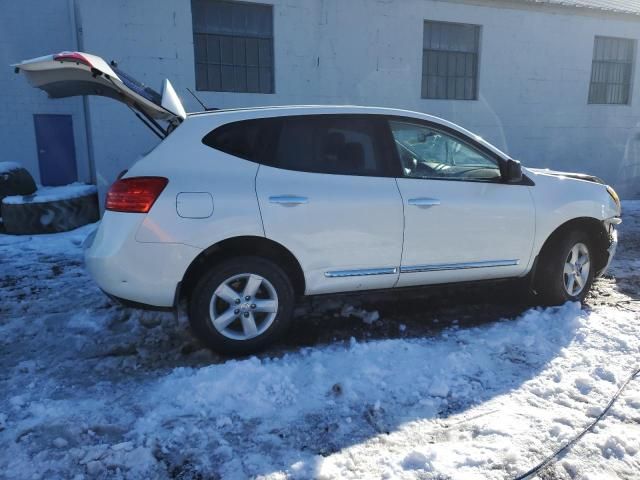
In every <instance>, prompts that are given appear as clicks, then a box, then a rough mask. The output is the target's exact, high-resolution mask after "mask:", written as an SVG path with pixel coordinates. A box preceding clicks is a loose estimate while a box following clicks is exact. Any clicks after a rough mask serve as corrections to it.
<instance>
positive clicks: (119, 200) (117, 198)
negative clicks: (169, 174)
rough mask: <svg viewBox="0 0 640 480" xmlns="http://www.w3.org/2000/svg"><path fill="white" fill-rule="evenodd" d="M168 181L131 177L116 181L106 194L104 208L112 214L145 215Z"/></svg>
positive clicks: (161, 178)
mask: <svg viewBox="0 0 640 480" xmlns="http://www.w3.org/2000/svg"><path fill="white" fill-rule="evenodd" d="M167 183H169V180H167V179H166V178H164V177H131V178H121V179H120V180H118V181H116V182H115V183H114V184H113V185H111V188H110V189H109V191H108V192H107V202H106V205H105V208H106V209H107V210H112V211H114V212H130V213H147V212H148V211H149V210H151V207H152V206H153V204H154V202H155V201H156V199H157V198H158V196H159V195H160V194H161V193H162V190H164V187H166V186H167Z"/></svg>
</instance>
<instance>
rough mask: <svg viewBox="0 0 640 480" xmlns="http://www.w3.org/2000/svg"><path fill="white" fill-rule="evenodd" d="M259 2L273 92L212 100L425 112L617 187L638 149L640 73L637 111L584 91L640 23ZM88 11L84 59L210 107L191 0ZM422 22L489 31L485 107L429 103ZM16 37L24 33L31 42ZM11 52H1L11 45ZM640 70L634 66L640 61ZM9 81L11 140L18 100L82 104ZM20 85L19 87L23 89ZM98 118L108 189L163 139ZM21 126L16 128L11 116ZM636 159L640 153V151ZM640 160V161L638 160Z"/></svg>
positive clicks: (42, 35) (494, 11)
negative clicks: (265, 6)
mask: <svg viewBox="0 0 640 480" xmlns="http://www.w3.org/2000/svg"><path fill="white" fill-rule="evenodd" d="M30 1H31V2H33V0H30ZM27 3H29V2H27ZM33 3H35V2H33ZM262 3H273V4H274V27H275V28H274V31H275V90H276V93H275V94H272V95H263V94H237V93H217V92H199V95H200V96H201V97H202V98H203V99H204V100H205V102H206V103H207V104H209V105H211V106H217V107H237V106H251V105H276V104H295V103H306V104H310V103H320V104H331V103H338V104H345V103H352V104H364V105H381V106H392V107H399V108H407V109H412V110H419V111H424V112H428V113H432V114H435V115H439V116H442V117H444V118H447V119H449V120H452V121H454V122H456V123H459V124H461V125H463V126H465V127H466V128H469V129H470V130H472V131H475V132H477V133H479V134H480V135H482V136H484V137H485V138H487V139H488V140H489V141H491V142H494V143H495V144H496V145H497V146H499V147H501V148H503V149H504V150H506V151H507V152H508V153H510V154H511V155H512V156H514V157H515V158H519V159H521V160H522V161H523V162H524V163H525V164H526V165H530V166H542V167H546V166H548V167H552V168H556V169H567V170H579V171H586V172H590V173H593V174H596V175H600V176H602V177H603V178H605V179H606V180H607V181H609V182H612V183H614V184H615V183H617V182H618V170H619V166H620V164H621V162H622V161H623V157H624V155H625V153H624V152H625V147H626V145H627V144H629V145H631V146H632V147H633V145H635V143H634V142H636V143H637V142H638V141H639V140H635V135H636V131H637V130H638V128H637V127H636V125H639V124H640V103H639V102H640V80H639V79H638V75H637V72H635V75H634V88H633V94H632V102H633V103H632V105H631V106H601V105H588V104H587V96H588V89H589V78H590V72H591V58H592V51H593V40H594V36H595V35H610V36H619V37H627V38H636V39H638V38H639V37H640V21H636V20H634V19H631V18H625V17H612V16H606V15H600V14H589V15H582V14H577V13H576V12H575V11H574V10H570V9H562V8H551V7H549V8H545V7H517V8H513V7H506V6H504V4H500V3H499V2H493V3H491V4H485V5H481V4H479V3H482V2H473V4H472V3H468V4H465V3H463V2H443V1H437V0H348V1H344V0H263V2H262ZM54 4H55V5H54ZM66 4H67V2H66V1H64V0H58V1H56V2H50V3H47V9H51V10H52V11H55V18H57V19H58V20H57V22H58V24H57V25H60V26H62V25H63V24H64V18H62V17H64V15H63V14H61V13H60V12H59V10H64V6H65V5H66ZM18 5H19V4H18V3H15V4H11V5H10V6H9V9H10V10H15V12H12V13H13V14H14V15H19V11H23V9H24V8H25V7H24V6H23V5H25V3H21V4H20V5H21V6H18ZM38 5H41V3H40V2H38ZM78 5H79V10H80V13H81V18H82V25H83V35H84V48H85V50H87V51H90V52H91V53H96V54H99V55H102V56H104V57H105V58H106V59H108V60H109V59H117V60H118V61H119V64H120V66H121V67H122V68H123V69H124V70H126V71H129V72H130V73H132V74H133V75H134V76H136V77H137V78H139V79H140V80H142V81H145V82H146V83H148V84H149V85H151V86H153V87H154V88H157V89H159V87H160V85H161V82H162V79H163V78H164V77H168V78H170V79H171V81H172V82H173V84H174V86H175V87H176V89H177V90H178V92H179V94H180V95H181V96H182V97H183V101H184V103H185V105H186V107H187V110H191V111H194V110H199V109H200V106H199V105H198V104H197V103H196V102H195V100H193V99H192V98H191V96H190V95H189V94H188V93H187V92H186V88H187V87H189V88H192V89H194V88H195V75H194V65H193V33H192V26H191V8H190V2H189V1H188V0H163V1H157V0H137V1H135V2H130V1H124V0H119V1H111V2H104V1H101V0H78ZM498 5H502V6H501V7H498ZM41 14H42V12H39V14H38V18H40V15H41ZM42 16H43V17H44V16H45V15H44V14H42ZM2 18H4V19H6V18H7V15H6V14H5V15H3V17H2ZM21 18H24V15H21ZM425 19H431V20H444V21H453V22H463V23H473V24H478V25H481V26H482V33H481V53H480V81H479V92H480V96H479V100H478V101H449V100H422V99H421V98H420V91H421V68H422V29H423V20H425ZM639 20H640V19H639ZM0 22H2V20H0ZM5 22H6V20H5ZM9 23H10V22H9ZM41 23H50V22H41ZM0 26H2V25H1V24H0ZM37 26H38V22H35V21H31V23H30V24H29V25H27V26H26V28H25V26H24V25H23V26H21V28H20V30H21V31H23V32H32V31H33V30H37ZM9 28H12V26H11V25H9ZM13 28H14V30H13V32H15V35H16V38H22V36H25V35H24V33H22V36H21V33H20V31H17V29H16V28H15V27H13ZM59 28H60V27H52V28H51V29H50V30H46V32H45V31H38V32H37V35H31V33H30V38H29V39H28V41H27V42H26V45H21V46H20V48H21V49H22V50H24V53H23V52H22V51H20V54H19V55H17V56H18V57H20V58H22V57H28V56H31V55H39V54H42V53H46V52H49V51H51V50H54V51H55V50H60V49H63V48H68V47H67V46H66V45H63V44H64V43H65V41H66V39H67V37H68V36H69V35H68V34H66V33H65V32H61V31H60V30H59ZM0 42H2V43H3V44H4V43H5V42H6V43H8V44H9V47H8V48H10V49H17V48H18V47H17V46H16V45H15V43H16V42H15V40H13V39H10V40H9V41H8V42H7V39H6V35H4V34H3V35H2V37H0ZM27 46H28V48H27ZM54 46H55V48H54ZM0 53H2V54H3V55H4V45H3V49H2V50H0ZM12 55H13V57H15V56H16V54H12ZM637 57H638V55H637ZM2 58H4V57H2ZM639 61H640V58H636V66H637V65H638V62H639ZM636 70H637V68H636ZM3 81H5V79H4V77H2V76H0V82H3ZM11 82H12V88H14V90H13V91H15V92H16V95H15V100H14V99H13V98H12V99H11V107H10V108H12V109H14V110H18V112H17V113H16V115H21V116H23V117H25V118H27V120H24V119H23V120H20V124H19V125H17V124H16V126H15V127H14V128H13V131H14V133H13V134H12V135H10V136H7V134H6V133H4V132H3V133H1V134H0V135H3V137H0V138H2V139H5V138H7V139H9V138H13V136H22V138H26V137H29V136H31V137H32V136H33V133H32V130H33V127H32V125H31V124H32V120H30V119H28V115H26V114H23V113H21V112H20V110H21V109H22V108H23V107H21V106H20V105H22V104H23V103H25V102H36V103H35V104H33V105H32V107H30V108H39V109H46V108H48V109H54V108H55V109H62V108H67V109H72V108H74V105H76V104H74V103H73V101H65V102H66V103H60V104H58V105H65V107H62V106H55V107H54V102H51V103H47V102H44V101H41V100H42V98H43V97H44V95H42V96H40V97H38V96H34V95H33V93H31V92H29V89H28V87H26V86H24V84H20V82H15V80H14V79H11ZM16 83H17V84H18V86H14V84H16ZM34 99H35V100H34ZM0 101H2V102H4V101H5V100H0ZM77 105H80V103H79V102H78V103H77ZM90 109H91V122H92V132H91V133H92V138H93V143H94V154H95V158H96V164H97V177H98V183H99V186H100V187H101V190H104V189H105V188H106V186H107V185H108V184H109V183H110V182H111V181H113V179H114V177H115V175H117V173H118V172H119V171H120V170H122V169H124V168H127V167H128V166H129V165H130V164H131V163H132V162H133V161H134V160H135V159H136V158H137V157H138V156H139V155H141V154H143V153H144V152H145V151H147V150H148V149H150V148H151V147H153V145H155V143H156V141H157V139H156V138H155V137H154V136H153V135H152V134H151V133H150V132H148V131H147V130H146V129H145V127H144V126H142V125H141V124H140V123H139V122H138V120H137V119H135V118H134V117H133V116H132V115H131V113H130V112H129V111H128V109H127V108H126V107H124V106H122V105H119V104H117V103H115V102H113V101H110V100H107V99H103V98H92V99H91V100H90ZM29 115H30V113H29ZM6 116H7V114H5V113H0V122H5V123H6V122H7V118H6ZM3 117H4V118H3ZM10 119H11V121H12V122H13V121H14V117H13V114H11V117H10ZM75 120H76V118H75V117H74V121H75ZM29 122H31V123H29ZM3 124H4V123H3ZM25 131H27V132H28V133H25ZM10 151H11V150H10ZM629 151H630V152H640V148H631V149H629ZM13 152H14V153H11V155H15V152H16V149H15V148H14V149H13ZM78 153H79V162H80V152H78ZM30 155H31V154H30ZM630 155H635V154H634V153H631V154H630ZM30 158H31V157H30ZM637 160H638V162H640V158H638V159H637ZM29 161H33V159H32V158H31V160H29ZM638 173H639V174H640V171H639V172H638ZM639 180H640V179H639Z"/></svg>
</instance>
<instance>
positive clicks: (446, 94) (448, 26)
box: [422, 21, 480, 100]
mask: <svg viewBox="0 0 640 480" xmlns="http://www.w3.org/2000/svg"><path fill="white" fill-rule="evenodd" d="M479 44H480V26H479V25H469V24H466V23H450V22H431V21H426V22H424V36H423V43H422V98H433V99H450V100H476V99H477V98H478V51H479Z"/></svg>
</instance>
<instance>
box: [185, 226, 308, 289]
mask: <svg viewBox="0 0 640 480" xmlns="http://www.w3.org/2000/svg"><path fill="white" fill-rule="evenodd" d="M236 256H257V257H262V258H266V259H268V260H272V261H274V262H275V263H277V264H278V265H279V266H280V267H281V268H282V269H283V270H284V271H285V273H286V274H287V275H288V276H289V279H290V280H291V283H292V284H293V289H294V291H295V293H296V295H303V294H304V292H305V289H306V282H305V278H304V272H303V270H302V267H301V266H300V263H299V262H298V260H297V258H296V257H295V256H294V255H293V253H291V252H290V251H289V250H288V249H287V248H286V247H284V246H283V245H281V244H280V243H278V242H275V241H273V240H270V239H268V238H265V237H257V236H239V237H232V238H227V239H225V240H222V241H220V242H218V243H215V244H214V245H211V246H210V247H208V248H206V249H205V250H203V251H202V252H201V253H200V254H199V255H198V256H197V257H196V258H195V259H194V260H193V261H192V262H191V264H190V265H189V267H188V268H187V270H186V271H185V274H184V276H183V278H182V282H181V283H180V290H179V293H178V300H183V299H188V298H189V296H190V295H191V293H192V291H193V288H194V287H195V284H196V283H197V281H198V279H199V278H200V277H201V276H202V275H203V274H204V273H205V272H206V271H208V270H209V269H211V268H212V267H214V266H215V265H216V264H218V263H220V262H221V261H223V260H227V259H229V258H233V257H236Z"/></svg>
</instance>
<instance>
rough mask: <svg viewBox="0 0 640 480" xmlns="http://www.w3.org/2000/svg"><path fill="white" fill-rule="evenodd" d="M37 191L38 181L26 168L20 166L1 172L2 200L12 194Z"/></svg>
mask: <svg viewBox="0 0 640 480" xmlns="http://www.w3.org/2000/svg"><path fill="white" fill-rule="evenodd" d="M1 165H2V164H1V162H0V166H1ZM35 191H36V182H34V181H33V177H32V176H31V174H30V173H29V172H28V171H27V170H26V169H24V168H22V167H18V168H14V169H11V170H8V171H5V172H4V173H0V202H2V199H3V198H4V197H8V196H10V195H31V194H32V193H33V192H35Z"/></svg>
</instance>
